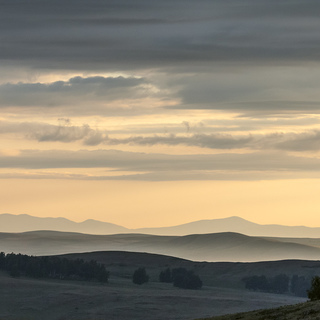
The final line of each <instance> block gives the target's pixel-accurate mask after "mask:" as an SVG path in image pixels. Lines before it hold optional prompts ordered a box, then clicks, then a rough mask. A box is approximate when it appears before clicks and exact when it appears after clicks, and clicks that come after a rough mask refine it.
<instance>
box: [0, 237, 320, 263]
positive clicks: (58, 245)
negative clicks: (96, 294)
mask: <svg viewBox="0 0 320 320" xmlns="http://www.w3.org/2000/svg"><path fill="white" fill-rule="evenodd" d="M311 240H312V243H311V244H310V243H308V239H300V238H292V239H288V238H286V239H284V238H266V237H264V238H263V237H252V236H246V235H243V234H239V233H231V232H224V233H213V234H202V235H201V234H198V235H187V236H156V235H146V234H117V235H88V234H81V233H70V232H57V231H33V232H25V233H0V251H4V252H6V253H10V252H15V253H25V254H32V255H52V254H64V253H77V252H78V253H79V252H90V251H106V250H112V251H131V252H147V253H156V254H164V255H169V256H174V257H179V258H183V259H188V260H193V261H237V262H241V261H242V262H250V261H267V260H284V259H306V260H319V259H320V239H311Z"/></svg>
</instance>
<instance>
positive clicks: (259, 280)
mask: <svg viewBox="0 0 320 320" xmlns="http://www.w3.org/2000/svg"><path fill="white" fill-rule="evenodd" d="M311 278H312V277H304V276H298V275H293V276H292V277H289V276H288V275H286V274H278V275H276V276H274V277H266V276H265V275H260V276H258V275H253V276H250V277H245V278H243V279H242V281H243V282H244V283H245V288H246V289H248V290H255V291H263V292H271V293H291V294H293V295H295V296H299V297H307V291H308V289H309V288H310V283H311Z"/></svg>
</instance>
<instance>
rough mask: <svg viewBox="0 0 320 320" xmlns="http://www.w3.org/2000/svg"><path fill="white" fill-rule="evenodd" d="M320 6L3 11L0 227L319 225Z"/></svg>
mask: <svg viewBox="0 0 320 320" xmlns="http://www.w3.org/2000/svg"><path fill="white" fill-rule="evenodd" d="M319 10H320V3H319V1H316V0H303V1H302V0H299V1H297V0H290V1H283V0H277V1H270V0H241V1H239V0H197V1H195V0H192V1H191V0H183V1H182V0H170V1H167V0H157V1H155V0H135V1H128V0H103V1H102V0H68V1H64V0H28V1H22V0H15V1H12V0H0V190H1V195H0V213H12V214H24V213H26V214H30V215H35V216H40V217H49V216H50V217H61V216H62V217H66V218H68V219H71V220H74V221H83V220H86V219H89V218H92V219H97V220H101V221H107V222H112V223H116V224H120V225H123V226H126V227H131V228H134V227H136V228H138V227H158V226H169V225H176V224H180V223H186V222H190V221H194V220H200V219H216V218H224V217H229V216H240V217H243V218H245V219H248V220H251V221H254V222H257V223H262V224H266V223H279V224H286V225H307V226H318V227H319V226H320V215H319V214H318V213H319V208H320V197H319V191H320V90H319V85H320V32H319V31H320V20H319V12H320V11H319Z"/></svg>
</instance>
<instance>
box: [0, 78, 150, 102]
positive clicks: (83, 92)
mask: <svg viewBox="0 0 320 320" xmlns="http://www.w3.org/2000/svg"><path fill="white" fill-rule="evenodd" d="M144 84H146V80H145V79H142V78H133V77H131V78H125V77H101V76H95V77H87V78H83V77H80V76H78V77H73V78H70V79H69V80H68V81H56V82H52V83H22V82H20V83H6V84H2V85H0V108H1V107H2V108H5V107H8V106H21V107H35V106H40V107H48V108H54V107H58V106H69V107H72V106H76V107H79V106H82V105H83V104H86V105H88V103H90V104H94V103H96V104H103V103H105V104H107V103H108V102H110V101H114V100H119V99H126V98H136V97H137V96H139V89H140V90H143V91H144V92H146V89H145V88H143V89H142V88H141V86H142V85H144Z"/></svg>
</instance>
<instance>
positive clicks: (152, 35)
mask: <svg viewBox="0 0 320 320" xmlns="http://www.w3.org/2000/svg"><path fill="white" fill-rule="evenodd" d="M319 9H320V6H319V3H318V2H317V1H315V0H306V1H303V3H302V2H300V1H294V2H292V1H291V2H288V1H277V2H270V1H268V0H261V1H258V2H257V1H256V0H246V1H243V2H242V3H241V4H239V2H238V1H237V0H225V1H223V2H222V1H207V0H199V1H197V3H195V2H193V1H189V0H186V1H181V0H173V1H170V3H169V2H167V1H161V2H157V1H152V2H150V1H146V0H138V1H135V3H134V4H128V2H127V1H125V0H117V1H115V0H109V1H102V0H93V1H84V2H82V4H81V6H80V5H79V4H78V1H76V0H69V1H67V2H65V1H61V0H53V1H50V2H46V3H45V4H43V3H42V4H41V5H39V1H38V0H30V1H28V2H27V3H24V2H21V1H20V2H19V6H14V5H10V4H9V5H6V6H3V7H2V10H1V13H0V21H1V23H0V28H1V30H2V31H3V32H5V34H4V35H3V37H2V39H1V40H2V41H1V44H0V60H2V62H3V63H7V64H12V65H16V64H20V65H22V66H26V65H28V66H30V67H33V68H47V69H48V68H51V69H77V70H125V69H127V70H128V69H146V68H147V69H149V68H159V67H160V68H164V67H165V68H169V67H177V66H183V67H185V66H186V65H189V64H193V65H198V66H203V64H211V63H214V64H221V63H225V64H239V65H241V64H249V65H261V64H265V65H266V64H270V63H271V64H279V63H285V64H288V63H290V62H301V63H304V62H306V61H317V62H318V61H319V54H318V52H319V45H318V44H319V43H320V41H319V40H320V35H319V32H318V30H319V26H320V25H319V24H320V22H319V19H318V16H317V15H316V12H318V10H319ZM13 21H14V22H13ZM270 21H272V23H270Z"/></svg>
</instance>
